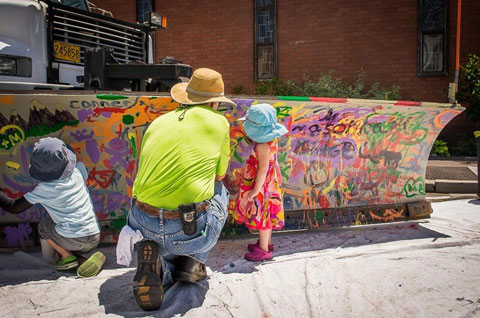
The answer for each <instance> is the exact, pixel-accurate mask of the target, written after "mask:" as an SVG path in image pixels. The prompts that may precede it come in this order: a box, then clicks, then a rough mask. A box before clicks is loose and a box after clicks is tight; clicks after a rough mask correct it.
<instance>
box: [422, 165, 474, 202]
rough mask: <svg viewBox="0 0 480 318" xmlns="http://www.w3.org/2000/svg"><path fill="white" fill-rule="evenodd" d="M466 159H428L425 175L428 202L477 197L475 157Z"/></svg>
mask: <svg viewBox="0 0 480 318" xmlns="http://www.w3.org/2000/svg"><path fill="white" fill-rule="evenodd" d="M467 159H468V160H440V159H438V160H435V159H434V160H429V161H428V163H427V172H426V176H425V187H426V192H427V194H426V198H427V201H429V202H437V201H445V200H451V199H468V198H477V193H478V170H477V161H476V158H467Z"/></svg>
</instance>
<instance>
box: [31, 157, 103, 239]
mask: <svg viewBox="0 0 480 318" xmlns="http://www.w3.org/2000/svg"><path fill="white" fill-rule="evenodd" d="M87 176H88V174H87V169H86V168H85V166H84V165H83V163H81V162H78V163H77V165H76V166H75V168H74V169H73V173H72V175H71V176H70V177H67V178H64V179H59V180H53V181H48V182H40V183H39V184H38V185H37V187H36V188H35V189H33V191H32V192H28V193H25V195H24V198H25V199H26V200H27V201H28V202H30V203H31V204H35V203H40V204H41V205H43V206H44V207H45V209H46V210H47V212H48V214H50V217H51V218H52V220H53V222H54V223H55V230H56V231H57V233H58V234H60V235H62V236H64V237H70V238H75V237H83V236H89V235H93V234H98V233H100V227H99V225H98V221H97V217H96V215H95V212H94V210H93V204H92V200H91V198H90V194H89V192H88V188H87V185H86V184H85V180H86V179H87Z"/></svg>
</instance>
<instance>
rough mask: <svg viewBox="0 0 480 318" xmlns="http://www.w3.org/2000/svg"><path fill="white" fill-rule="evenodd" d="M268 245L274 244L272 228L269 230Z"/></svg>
mask: <svg viewBox="0 0 480 318" xmlns="http://www.w3.org/2000/svg"><path fill="white" fill-rule="evenodd" d="M268 232H269V233H268V245H272V229H270V230H268Z"/></svg>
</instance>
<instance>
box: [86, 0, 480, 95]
mask: <svg viewBox="0 0 480 318" xmlns="http://www.w3.org/2000/svg"><path fill="white" fill-rule="evenodd" d="M94 2H95V3H96V4H97V5H98V6H99V7H101V8H104V9H107V10H109V11H111V12H112V13H113V14H114V17H116V18H120V19H124V20H127V21H130V22H133V21H135V17H136V6H135V1H134V0H129V1H121V2H118V1H113V0H94ZM253 3H254V1H245V0H244V1H233V0H225V1H193V0H183V1H179V2H167V1H160V0H157V1H156V2H155V10H156V11H157V12H159V13H162V14H165V15H166V16H167V18H168V27H167V29H165V30H160V31H157V32H156V41H157V45H156V54H157V58H160V57H164V56H167V55H171V56H174V57H175V58H176V59H180V60H182V61H183V62H185V63H187V64H190V65H192V67H194V68H198V67H211V68H214V69H216V70H218V71H219V72H221V73H222V74H223V76H224V80H225V84H226V92H227V93H230V92H231V91H232V89H233V87H235V86H237V85H242V86H243V87H244V88H246V90H247V92H249V93H253V91H254V87H255V84H254V58H253V55H254V52H253V50H254V48H253V37H254V26H253V23H254V20H253ZM456 7H457V1H452V0H450V12H449V14H450V21H449V22H450V23H449V24H450V31H449V56H450V58H449V75H448V76H442V77H426V78H419V77H418V76H417V1H416V0H400V1H393V0H370V1H362V0H338V1H333V0H330V1H317V0H304V1H302V2H297V1H288V0H277V10H278V11H277V23H278V72H279V74H278V75H279V77H280V78H282V79H297V80H300V79H301V78H302V76H303V75H307V76H309V77H310V78H311V79H316V78H318V76H319V74H320V73H321V72H328V71H329V70H334V71H335V73H336V75H338V76H339V77H342V78H344V79H347V80H352V81H353V80H355V78H356V76H357V73H358V71H359V70H360V69H363V70H364V71H365V73H366V78H365V80H366V82H367V83H368V84H371V83H373V82H380V83H381V84H383V85H387V86H390V85H392V84H395V85H399V86H400V87H401V95H402V99H408V100H417V101H436V102H445V101H446V95H447V88H448V83H450V82H453V75H454V67H455V37H456V15H457V13H456V11H457V10H456ZM479 16H480V2H479V1H476V0H464V1H463V16H462V28H463V29H462V44H461V45H462V55H461V63H463V62H464V61H465V59H466V55H467V54H468V53H476V54H480V44H479V43H480V23H479V22H478V19H479V18H478V17H479Z"/></svg>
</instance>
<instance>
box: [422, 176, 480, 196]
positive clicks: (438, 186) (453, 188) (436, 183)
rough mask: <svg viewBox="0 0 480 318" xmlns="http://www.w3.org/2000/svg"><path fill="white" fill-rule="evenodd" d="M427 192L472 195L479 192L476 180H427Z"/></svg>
mask: <svg viewBox="0 0 480 318" xmlns="http://www.w3.org/2000/svg"><path fill="white" fill-rule="evenodd" d="M425 191H426V192H434V193H464V194H465V193H469V194H470V193H472V194H476V193H477V192H478V182H477V181H476V180H445V179H435V180H429V179H427V180H425Z"/></svg>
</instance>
